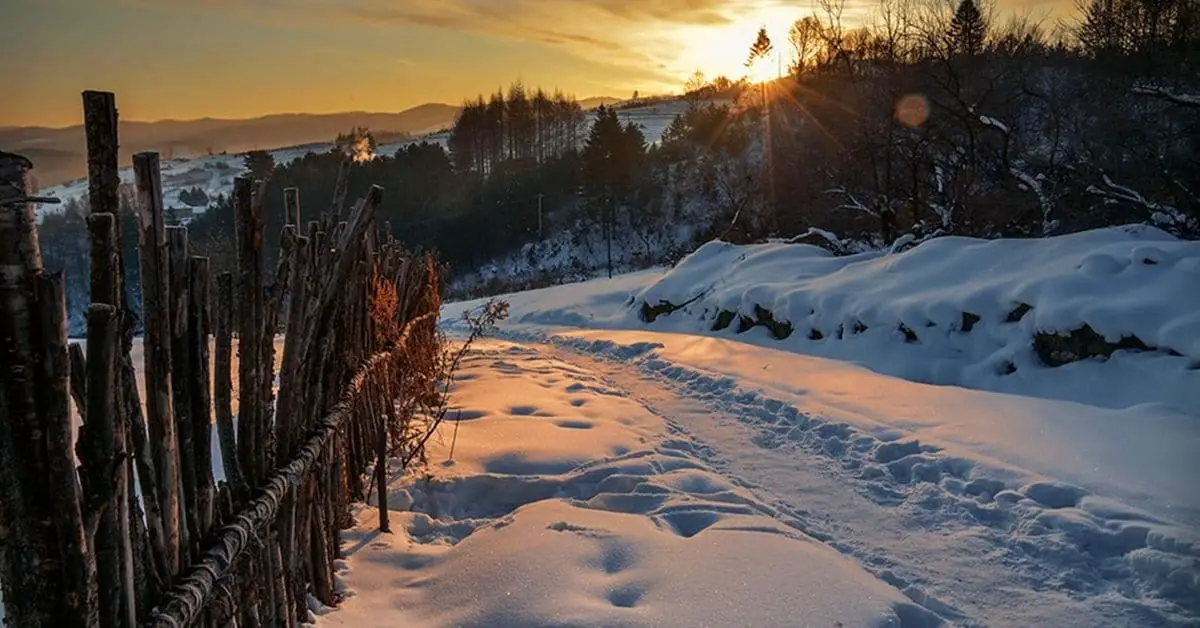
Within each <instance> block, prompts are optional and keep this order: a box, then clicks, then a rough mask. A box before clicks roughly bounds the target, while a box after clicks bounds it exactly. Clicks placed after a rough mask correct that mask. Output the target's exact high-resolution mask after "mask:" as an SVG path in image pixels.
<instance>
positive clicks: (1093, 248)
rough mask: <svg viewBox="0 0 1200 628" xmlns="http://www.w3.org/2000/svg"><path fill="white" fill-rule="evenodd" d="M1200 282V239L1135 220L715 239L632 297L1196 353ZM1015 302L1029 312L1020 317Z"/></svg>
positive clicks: (827, 331)
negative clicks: (868, 238)
mask: <svg viewBox="0 0 1200 628" xmlns="http://www.w3.org/2000/svg"><path fill="white" fill-rule="evenodd" d="M1198 282H1200V242H1189V241H1180V240H1177V239H1176V238H1174V237H1173V236H1171V235H1169V234H1167V233H1165V232H1163V231H1160V230H1157V229H1154V228H1151V227H1132V226H1131V227H1120V228H1111V229H1101V230H1096V231H1089V232H1084V233H1077V234H1072V235H1067V236H1060V237H1056V238H1047V239H1043V240H976V239H972V238H959V237H949V238H938V239H934V240H931V241H929V242H926V243H924V244H922V245H921V246H918V247H916V248H914V249H911V250H909V251H906V252H904V253H900V254H898V255H880V254H877V253H872V254H863V255H857V256H851V257H843V258H834V257H831V256H830V255H829V254H828V253H825V252H824V251H822V250H821V249H819V248H816V247H812V246H804V245H798V246H790V245H783V244H767V245H759V246H745V247H738V246H733V245H729V244H726V243H721V242H712V243H709V244H707V245H705V246H703V247H701V248H700V249H699V250H697V251H696V252H695V253H694V254H692V255H691V256H689V257H688V258H687V259H685V260H683V261H682V262H681V263H680V264H679V265H678V266H677V267H676V268H675V269H674V270H672V271H671V272H670V273H668V274H667V275H666V276H665V277H663V278H662V280H660V281H658V282H656V283H655V284H653V285H651V286H649V287H648V288H646V290H644V291H643V292H642V293H641V295H639V297H640V300H641V301H644V302H647V303H650V304H654V303H657V302H658V301H660V300H666V301H669V302H672V303H677V304H678V303H682V302H684V301H686V300H688V299H690V298H692V297H695V296H696V295H697V294H701V293H703V294H704V296H703V297H702V298H701V299H700V301H699V302H698V303H697V305H696V306H693V307H692V308H691V310H692V311H700V312H701V313H703V311H704V309H705V308H708V310H709V311H708V312H707V314H708V315H709V316H710V317H711V318H714V319H715V316H716V310H729V311H733V312H736V313H739V314H744V315H747V316H751V315H752V313H753V312H754V308H755V306H756V305H757V306H760V307H762V308H765V309H767V310H769V311H770V312H772V313H773V314H774V316H775V318H776V319H777V320H786V321H788V322H790V323H791V324H792V325H793V326H794V327H796V328H797V329H798V330H799V331H801V332H803V333H804V334H805V335H807V334H808V333H809V332H810V331H812V330H816V331H817V332H819V333H820V334H821V335H823V336H826V337H828V336H835V335H836V334H837V330H838V328H839V327H841V328H842V329H843V333H844V334H845V333H847V330H850V329H851V328H852V327H854V326H855V323H856V322H858V323H861V324H862V325H865V326H866V327H867V328H868V329H872V328H877V327H879V328H884V329H885V330H887V331H888V332H894V331H896V330H897V329H898V328H899V325H904V326H905V327H907V328H908V329H909V330H911V331H912V332H913V333H914V334H915V335H916V336H917V338H918V340H916V342H922V341H927V342H931V343H935V344H936V343H944V341H945V339H946V338H948V337H949V336H950V334H953V333H955V332H963V331H965V330H964V329H963V328H964V313H966V314H971V315H973V316H974V317H978V319H979V320H978V321H977V324H979V326H981V327H982V328H983V330H984V331H985V334H986V335H987V336H990V340H991V341H992V344H993V345H994V348H996V349H997V350H999V349H1001V348H1006V349H1009V350H1010V351H1017V350H1018V347H1015V346H1014V345H1015V344H1016V343H1017V342H1018V341H1020V340H1022V339H1024V340H1027V339H1029V338H1030V337H1031V336H1032V335H1033V333H1034V332H1070V331H1074V330H1076V329H1079V328H1081V327H1083V326H1084V325H1089V326H1090V327H1091V328H1092V329H1094V330H1095V331H1096V332H1097V333H1098V334H1100V335H1101V336H1103V337H1104V339H1105V340H1107V341H1108V342H1111V343H1117V342H1119V341H1120V340H1121V339H1122V338H1123V337H1128V336H1137V338H1139V339H1140V340H1141V341H1142V342H1143V343H1145V344H1146V345H1148V346H1150V347H1160V348H1164V349H1171V350H1174V351H1176V352H1178V353H1181V354H1183V355H1185V356H1188V357H1190V358H1194V359H1200V290H1196V286H1197V285H1198ZM1022 304H1025V305H1027V306H1030V307H1032V310H1030V311H1029V312H1028V314H1027V315H1025V316H1020V314H1019V310H1020V309H1023V308H1022ZM1018 317H1019V320H1012V319H1017V318H1018ZM968 318H970V317H968ZM966 326H974V324H970V323H968V324H966ZM926 330H928V331H926ZM910 341H911V340H910ZM954 344H957V343H954Z"/></svg>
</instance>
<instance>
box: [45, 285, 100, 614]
mask: <svg viewBox="0 0 1200 628" xmlns="http://www.w3.org/2000/svg"><path fill="white" fill-rule="evenodd" d="M38 302H39V304H40V310H41V317H42V329H43V330H44V331H45V334H46V337H45V340H46V344H45V347H44V348H43V356H42V363H41V377H43V378H44V381H45V382H47V387H46V389H45V392H46V393H48V394H46V395H45V396H44V401H45V404H44V406H43V407H44V411H43V412H44V416H45V426H46V442H47V444H48V445H49V454H50V458H49V460H50V477H49V487H50V491H51V494H52V495H54V524H55V528H56V530H57V533H58V544H59V551H60V552H61V553H62V576H63V579H62V586H63V590H62V600H63V602H64V603H65V605H66V606H65V607H64V608H62V609H60V614H59V617H58V619H57V620H56V621H57V622H58V625H60V626H79V627H80V628H82V627H84V626H91V625H94V623H95V622H96V621H97V617H96V604H95V603H96V593H95V591H96V561H95V557H94V555H93V554H92V553H91V551H90V549H89V547H90V545H89V539H88V537H87V533H86V529H85V527H84V521H83V509H82V504H83V500H82V489H81V488H80V485H79V475H78V474H77V472H76V470H75V463H74V460H73V459H72V456H71V443H72V441H73V440H74V438H73V437H74V426H73V425H71V413H70V406H69V405H68V393H67V387H68V386H69V384H68V378H69V375H68V373H69V372H70V367H69V366H68V364H67V362H68V360H69V358H68V357H67V334H66V330H67V299H66V294H65V292H64V288H63V276H62V273H53V274H50V275H44V276H42V277H40V278H39V279H38Z"/></svg>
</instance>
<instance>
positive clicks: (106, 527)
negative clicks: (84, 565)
mask: <svg viewBox="0 0 1200 628" xmlns="http://www.w3.org/2000/svg"><path fill="white" fill-rule="evenodd" d="M87 318H88V323H87V326H88V331H87V336H88V338H87V351H88V360H87V368H88V383H87V394H88V409H87V416H88V422H87V423H86V424H85V425H84V431H83V434H82V435H81V437H80V440H79V459H80V462H81V463H83V469H84V476H83V488H84V500H85V504H86V508H85V509H84V512H85V513H86V516H87V519H88V527H89V528H90V529H93V530H95V548H96V565H97V584H98V591H99V596H98V602H99V610H100V616H99V622H98V625H99V626H102V627H105V628H108V627H114V628H115V627H118V626H132V625H133V624H134V622H132V621H128V618H126V617H125V616H124V615H123V607H127V606H126V604H125V595H124V594H125V592H126V591H128V592H129V593H132V584H130V587H129V588H128V589H127V588H126V586H125V585H126V582H125V580H124V577H123V574H122V567H123V566H124V554H125V552H124V550H123V545H124V544H125V543H128V537H127V536H126V537H124V538H123V537H122V536H121V535H122V532H123V531H126V533H127V530H123V528H124V527H125V526H122V524H121V522H120V516H121V514H122V512H123V511H124V508H123V507H122V504H121V503H120V501H121V500H123V499H125V496H124V494H123V493H122V492H121V490H120V487H121V485H122V482H123V481H124V480H125V464H124V461H122V460H121V459H120V458H119V451H118V447H119V446H120V447H121V448H122V449H123V448H124V447H123V445H124V443H123V442H122V443H120V445H118V441H117V425H116V423H117V408H116V402H115V395H114V391H115V390H116V389H117V386H116V382H117V362H116V360H117V347H118V343H119V339H118V335H117V333H118V331H119V329H120V320H119V319H118V315H117V308H115V307H113V306H112V305H109V304H104V303H93V304H92V305H91V307H89V308H88V315H87ZM114 479H115V481H114ZM131 575H132V574H131Z"/></svg>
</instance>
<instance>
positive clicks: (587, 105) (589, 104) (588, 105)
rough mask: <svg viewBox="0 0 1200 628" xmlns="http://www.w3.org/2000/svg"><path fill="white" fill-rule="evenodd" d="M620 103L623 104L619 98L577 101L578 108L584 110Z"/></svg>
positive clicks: (604, 97)
mask: <svg viewBox="0 0 1200 628" xmlns="http://www.w3.org/2000/svg"><path fill="white" fill-rule="evenodd" d="M620 102H624V100H623V99H621V98H610V97H608V96H597V97H595V98H584V99H583V100H581V101H579V106H580V107H583V108H584V109H595V108H596V107H599V106H600V105H615V104H617V103H620Z"/></svg>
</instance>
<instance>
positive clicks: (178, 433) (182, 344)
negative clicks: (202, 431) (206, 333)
mask: <svg viewBox="0 0 1200 628" xmlns="http://www.w3.org/2000/svg"><path fill="white" fill-rule="evenodd" d="M166 231H167V259H168V262H167V267H168V276H169V277H170V287H169V288H168V295H169V296H168V298H170V306H169V315H170V319H171V320H170V325H171V394H172V395H173V401H174V404H173V408H174V412H175V437H176V438H177V439H178V441H179V442H178V449H179V478H180V481H181V483H182V485H183V492H182V495H181V500H180V507H179V509H180V517H181V518H182V520H183V524H184V525H183V526H182V528H181V530H180V544H181V546H182V547H184V548H186V549H187V551H186V552H183V555H184V558H183V559H182V560H181V563H182V564H181V568H186V567H187V566H188V565H190V564H191V563H192V560H193V559H194V558H195V557H196V556H197V554H199V552H200V546H199V538H198V537H199V527H200V524H199V521H198V520H197V518H196V516H197V513H198V509H197V507H196V461H195V455H194V454H195V452H194V451H193V446H192V402H191V395H190V393H191V381H192V373H191V369H190V368H189V367H190V366H191V356H190V355H189V353H190V349H191V348H190V346H189V344H188V339H189V336H188V321H189V318H188V286H189V284H190V282H189V280H188V233H187V228H186V227H180V226H174V225H173V226H170V227H167V228H166Z"/></svg>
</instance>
